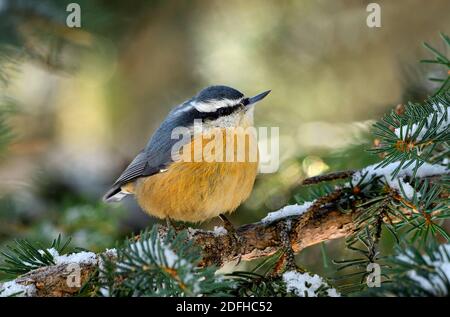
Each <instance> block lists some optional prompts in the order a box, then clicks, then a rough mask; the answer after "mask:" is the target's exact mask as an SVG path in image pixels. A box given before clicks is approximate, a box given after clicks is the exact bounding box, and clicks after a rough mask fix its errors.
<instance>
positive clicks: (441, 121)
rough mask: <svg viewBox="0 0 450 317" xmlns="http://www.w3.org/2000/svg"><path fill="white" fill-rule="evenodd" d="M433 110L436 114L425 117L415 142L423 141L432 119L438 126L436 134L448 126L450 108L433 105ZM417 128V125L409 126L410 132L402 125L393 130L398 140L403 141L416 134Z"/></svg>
mask: <svg viewBox="0 0 450 317" xmlns="http://www.w3.org/2000/svg"><path fill="white" fill-rule="evenodd" d="M433 108H434V110H435V111H436V112H434V113H431V114H430V115H429V116H428V117H427V123H426V125H425V126H423V127H422V128H421V129H420V131H419V132H418V134H417V137H416V138H415V139H416V140H417V141H420V140H422V139H423V137H424V136H425V134H426V132H427V131H428V127H430V126H432V123H433V121H434V120H433V119H434V118H436V119H437V120H436V121H435V122H436V123H437V124H438V125H439V126H438V128H437V130H436V133H441V132H443V131H444V130H445V129H447V128H448V126H449V125H450V107H445V106H444V105H442V104H435V105H433ZM418 128H419V124H418V123H414V124H413V125H412V126H411V129H410V130H408V126H407V125H404V126H402V127H399V128H397V129H395V132H394V133H395V135H397V136H398V137H399V138H402V139H404V138H405V137H409V136H414V134H415V133H416V131H417V129H418Z"/></svg>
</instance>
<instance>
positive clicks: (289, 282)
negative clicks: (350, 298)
mask: <svg viewBox="0 0 450 317" xmlns="http://www.w3.org/2000/svg"><path fill="white" fill-rule="evenodd" d="M283 281H284V283H286V290H287V291H288V292H293V293H294V294H295V295H297V296H300V297H306V296H307V297H317V294H316V291H317V290H318V289H319V288H320V287H321V286H322V285H325V286H328V287H329V285H328V284H327V282H325V281H324V280H323V279H322V278H321V277H320V276H319V275H317V274H313V275H311V274H309V273H300V272H297V271H288V272H285V273H284V274H283ZM327 294H328V296H330V297H339V296H340V294H339V293H338V292H337V291H336V289H334V288H330V289H328V290H327Z"/></svg>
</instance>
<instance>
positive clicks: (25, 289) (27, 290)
mask: <svg viewBox="0 0 450 317" xmlns="http://www.w3.org/2000/svg"><path fill="white" fill-rule="evenodd" d="M35 293H36V287H35V286H34V284H31V285H22V284H19V283H17V282H16V281H9V282H5V283H3V285H2V287H1V288H0V297H9V296H16V297H29V296H33V295H34V294H35Z"/></svg>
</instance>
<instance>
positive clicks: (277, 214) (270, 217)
mask: <svg viewBox="0 0 450 317" xmlns="http://www.w3.org/2000/svg"><path fill="white" fill-rule="evenodd" d="M313 203H314V202H313V201H307V202H305V203H303V204H302V205H298V204H295V205H288V206H285V207H283V208H281V209H280V210H277V211H274V212H269V213H268V214H267V216H266V217H264V218H263V219H261V222H262V223H265V224H268V223H271V222H273V221H275V220H278V219H281V218H286V217H289V216H298V215H301V214H303V213H304V212H306V211H307V210H308V208H309V207H311V206H312V204H313Z"/></svg>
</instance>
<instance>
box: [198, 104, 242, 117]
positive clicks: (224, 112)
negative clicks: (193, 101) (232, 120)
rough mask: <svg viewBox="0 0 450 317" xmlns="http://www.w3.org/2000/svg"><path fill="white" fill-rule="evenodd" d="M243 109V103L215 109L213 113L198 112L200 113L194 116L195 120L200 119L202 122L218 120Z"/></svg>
mask: <svg viewBox="0 0 450 317" xmlns="http://www.w3.org/2000/svg"><path fill="white" fill-rule="evenodd" d="M242 107H244V104H243V103H239V104H237V105H235V106H230V107H222V108H219V109H217V110H216V111H214V112H200V111H196V112H197V113H196V115H195V118H196V119H202V120H215V119H218V118H220V117H224V116H228V115H230V114H232V113H233V112H235V111H237V110H239V109H240V108H242Z"/></svg>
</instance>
